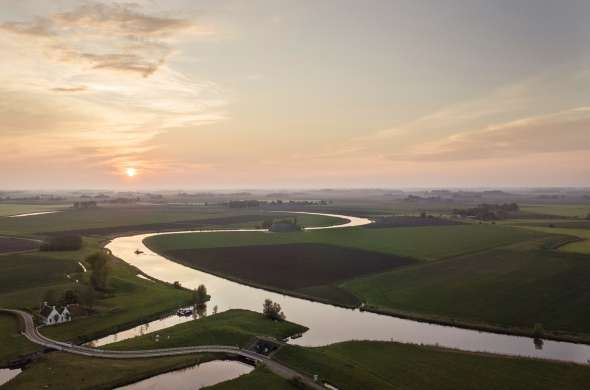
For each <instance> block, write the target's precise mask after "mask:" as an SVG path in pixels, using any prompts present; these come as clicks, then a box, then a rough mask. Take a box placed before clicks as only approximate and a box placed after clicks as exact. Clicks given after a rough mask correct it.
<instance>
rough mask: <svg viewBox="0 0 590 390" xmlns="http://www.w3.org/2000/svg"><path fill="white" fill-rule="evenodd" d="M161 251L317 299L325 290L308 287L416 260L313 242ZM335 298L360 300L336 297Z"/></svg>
mask: <svg viewBox="0 0 590 390" xmlns="http://www.w3.org/2000/svg"><path fill="white" fill-rule="evenodd" d="M164 253H165V254H166V256H168V257H170V258H173V259H174V260H176V261H178V262H180V263H182V264H184V265H187V266H189V267H193V268H198V269H202V270H205V271H208V272H211V273H214V274H219V275H225V276H228V277H230V278H233V279H236V280H241V281H246V283H252V284H255V285H259V286H264V287H271V288H276V289H280V290H295V291H301V290H302V289H303V291H304V292H307V293H308V294H309V295H312V296H313V295H319V296H320V298H323V297H325V290H317V289H310V287H317V286H324V285H332V284H334V283H336V282H338V281H343V280H346V279H350V278H354V277H358V276H361V275H366V274H371V273H378V272H382V271H386V270H390V269H392V268H396V267H400V266H404V265H408V264H411V263H414V262H415V261H414V260H412V259H409V258H403V257H399V256H395V255H386V254H383V253H379V252H371V251H366V250H360V249H354V248H345V247H339V246H334V245H326V244H315V243H299V244H282V245H251V246H244V247H223V248H199V249H178V250H170V251H166V252H164ZM359 259H362V261H359ZM324 289H325V288H324ZM318 293H319V294H318ZM338 303H343V304H352V305H355V304H357V303H358V302H357V301H356V300H353V301H350V299H347V300H345V301H344V302H342V299H340V300H338Z"/></svg>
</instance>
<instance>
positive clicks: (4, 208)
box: [0, 203, 66, 217]
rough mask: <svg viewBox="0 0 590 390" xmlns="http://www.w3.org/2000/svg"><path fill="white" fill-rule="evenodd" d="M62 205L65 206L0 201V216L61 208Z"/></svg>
mask: <svg viewBox="0 0 590 390" xmlns="http://www.w3.org/2000/svg"><path fill="white" fill-rule="evenodd" d="M64 207H66V206H64V205H55V204H18V203H0V217H6V216H10V215H18V214H27V213H37V212H43V211H54V210H61V209H63V208H64Z"/></svg>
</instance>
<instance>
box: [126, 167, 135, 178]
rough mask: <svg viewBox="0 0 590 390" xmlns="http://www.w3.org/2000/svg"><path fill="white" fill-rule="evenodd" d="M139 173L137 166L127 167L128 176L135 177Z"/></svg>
mask: <svg viewBox="0 0 590 390" xmlns="http://www.w3.org/2000/svg"><path fill="white" fill-rule="evenodd" d="M136 174H137V170H136V169H135V168H127V176H129V177H133V176H135V175H136Z"/></svg>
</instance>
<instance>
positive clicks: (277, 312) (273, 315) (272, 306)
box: [262, 299, 286, 321]
mask: <svg viewBox="0 0 590 390" xmlns="http://www.w3.org/2000/svg"><path fill="white" fill-rule="evenodd" d="M262 314H263V315H264V316H265V317H267V318H270V319H271V320H277V321H283V320H285V318H286V316H285V313H283V312H282V310H281V305H279V304H278V303H276V302H273V301H271V300H270V299H265V300H264V304H263V305H262Z"/></svg>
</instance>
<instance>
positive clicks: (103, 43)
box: [0, 3, 208, 77]
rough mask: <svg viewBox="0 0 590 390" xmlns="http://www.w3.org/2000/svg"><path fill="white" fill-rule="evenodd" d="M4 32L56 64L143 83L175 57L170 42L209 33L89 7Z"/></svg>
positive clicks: (138, 13) (118, 7) (115, 8)
mask: <svg viewBox="0 0 590 390" xmlns="http://www.w3.org/2000/svg"><path fill="white" fill-rule="evenodd" d="M0 31H3V32H4V33H10V34H15V35H18V36H20V37H21V39H29V40H30V41H31V43H34V44H36V45H39V46H40V47H42V48H43V50H44V52H45V54H46V55H48V56H50V57H51V58H53V59H54V60H57V61H62V62H81V63H83V64H89V65H90V66H92V67H93V68H94V69H105V70H114V71H121V72H130V73H136V74H140V75H142V76H143V77H148V76H150V75H152V74H153V73H154V72H156V71H157V70H158V69H159V68H160V67H161V66H162V65H163V64H164V63H165V62H166V59H167V58H168V57H169V56H170V54H171V53H172V52H173V49H172V47H171V45H170V44H169V42H168V41H167V40H168V39H169V38H172V37H174V36H175V35H178V34H181V33H191V32H192V33H207V32H208V31H206V30H204V29H199V28H198V26H197V25H196V24H195V23H193V22H192V21H190V20H185V19H178V18H169V17H160V16H151V15H147V14H145V13H143V12H142V10H141V8H140V7H139V6H138V5H135V4H130V3H124V4H118V3H110V4H103V3H88V4H84V5H81V6H79V7H77V8H75V9H73V10H71V11H68V12H62V13H56V14H53V15H49V16H44V17H40V16H38V17H35V18H33V19H31V20H30V21H26V22H21V21H18V22H17V21H9V22H5V23H2V24H0Z"/></svg>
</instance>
